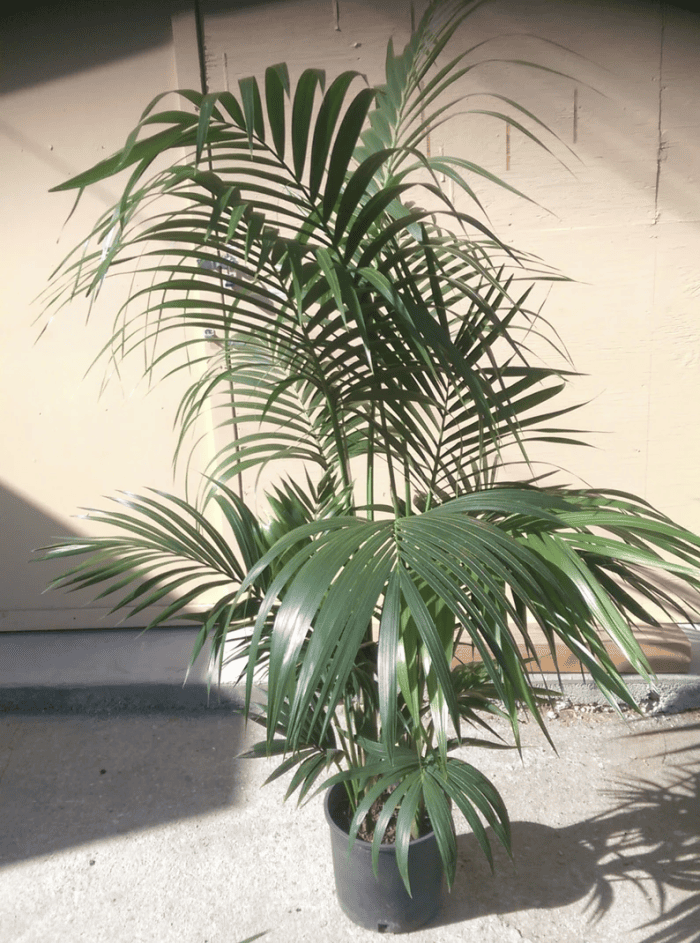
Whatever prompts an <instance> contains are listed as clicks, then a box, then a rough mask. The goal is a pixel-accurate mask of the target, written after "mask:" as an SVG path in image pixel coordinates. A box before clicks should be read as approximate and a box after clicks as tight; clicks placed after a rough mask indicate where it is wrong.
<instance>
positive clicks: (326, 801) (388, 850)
mask: <svg viewBox="0 0 700 943" xmlns="http://www.w3.org/2000/svg"><path fill="white" fill-rule="evenodd" d="M340 790H342V791H343V796H345V795H346V793H345V787H344V785H343V783H335V785H333V786H330V787H329V788H328V789H326V794H325V796H324V798H323V811H324V812H325V815H326V821H327V822H328V825H329V826H330V828H331V830H332V831H334V832H338V833H339V834H341V835H344V836H345V838H346V839H347V838H348V836H349V834H350V833H349V832H348V831H347V830H346V829H344V828H343V827H342V826H341V825H338V823H337V822H336V820H335V819H334V818H333V813H332V812H331V808H330V804H331V796H333V794H334V793H335V795H338V794H339V793H340ZM434 836H435V832H434V831H433V830H432V829H431V830H430V831H429V832H426V833H425V835H421V836H420V838H411V839H410V841H409V846H414V845H421V844H422V843H424V842H429V841H433V839H434ZM354 844H356V845H359V846H360V847H363V846H364V847H365V848H367V849H371V848H372V842H371V841H365V839H364V838H360V836H359V835H358V836H357V837H356V838H355V841H354ZM395 849H396V843H395V842H386V843H385V842H382V844H381V845H380V846H379V854H380V855H381V854H392V855H393V854H394V853H395Z"/></svg>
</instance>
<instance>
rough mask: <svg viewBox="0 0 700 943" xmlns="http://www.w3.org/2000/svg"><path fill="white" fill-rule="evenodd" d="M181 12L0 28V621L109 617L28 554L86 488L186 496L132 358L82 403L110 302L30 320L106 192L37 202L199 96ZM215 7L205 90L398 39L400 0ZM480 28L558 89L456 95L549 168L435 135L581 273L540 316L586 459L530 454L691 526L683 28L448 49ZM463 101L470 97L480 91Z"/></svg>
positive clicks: (687, 85) (539, 240) (516, 24)
mask: <svg viewBox="0 0 700 943" xmlns="http://www.w3.org/2000/svg"><path fill="white" fill-rule="evenodd" d="M188 6H189V5H188V4H187V3H185V2H183V3H182V4H181V5H177V6H173V5H171V4H170V3H167V2H165V0H164V2H163V3H161V4H158V3H155V4H143V3H140V4H139V3H133V2H126V3H113V4H89V3H85V4H73V5H70V12H66V9H67V8H66V6H63V11H64V12H63V13H60V12H55V13H49V12H47V10H46V9H45V10H44V12H43V13H39V12H34V13H27V14H24V15H21V16H17V17H14V18H12V19H8V18H6V19H5V20H4V21H3V22H2V24H1V26H2V42H3V55H2V61H3V65H2V73H1V75H0V81H1V83H2V84H1V86H0V89H1V92H2V94H1V96H0V164H1V166H2V169H3V173H2V174H1V175H0V188H1V191H2V192H1V193H0V200H1V201H2V202H1V205H2V207H3V214H2V219H1V221H0V259H2V267H3V279H2V284H0V305H1V309H0V310H1V314H2V328H1V330H2V340H3V343H2V345H0V423H2V433H3V444H4V449H3V455H2V459H1V460H0V513H2V515H3V523H2V538H1V541H0V545H1V548H2V550H1V552H2V563H3V566H2V572H0V629H23V628H57V629H60V628H72V627H85V628H87V627H92V626H99V625H109V624H110V622H109V620H106V621H104V620H103V616H104V610H103V609H101V608H100V607H99V606H94V605H92V606H88V607H85V606H84V605H83V601H82V600H76V599H75V598H74V597H71V596H64V595H61V594H51V595H49V596H41V595H40V591H41V588H42V586H43V585H44V583H45V580H46V577H47V570H46V568H45V567H40V566H37V565H36V564H34V565H29V564H28V563H27V560H28V557H29V555H30V551H31V549H32V547H33V546H36V545H37V544H40V543H44V542H46V541H47V540H49V539H50V537H51V536H53V535H54V534H57V533H65V532H70V531H72V532H75V533H80V532H83V531H86V530H89V529H90V528H91V525H89V524H88V523H86V522H84V521H76V520H74V519H72V518H71V515H73V514H74V513H75V512H76V508H78V507H80V506H86V505H87V506H95V505H98V506H99V504H100V503H101V502H102V499H101V496H102V495H107V494H112V493H114V492H115V491H117V490H118V489H125V490H132V491H138V490H141V489H142V488H144V487H145V486H148V485H153V486H156V487H161V488H165V489H168V488H171V487H174V488H177V489H180V490H181V489H182V481H181V480H179V479H178V480H177V481H176V482H175V483H173V477H172V470H171V467H170V458H171V453H172V446H173V442H174V438H173V433H172V429H171V424H172V418H173V412H174V406H175V401H176V400H175V396H174V392H176V391H175V390H174V389H173V388H172V387H162V388H157V389H155V390H153V391H151V392H148V391H147V389H146V387H145V386H144V385H143V384H142V383H140V382H139V369H138V364H136V363H134V364H133V365H132V367H131V368H128V369H126V371H125V372H124V373H123V374H122V377H121V379H119V380H115V379H113V381H112V382H111V383H110V384H109V385H108V387H107V389H106V391H105V392H104V393H103V394H102V396H99V395H98V394H99V389H100V385H101V380H102V373H101V372H100V371H99V370H98V371H96V372H94V373H92V374H90V375H89V376H88V377H87V379H83V375H84V373H85V370H86V369H87V367H88V366H89V364H90V362H91V360H92V358H93V356H94V355H95V353H96V351H97V350H98V349H99V347H100V346H101V344H102V343H103V342H104V340H105V339H106V336H107V334H106V321H107V320H108V319H109V318H110V314H111V312H110V307H111V304H110V296H109V295H108V294H107V293H105V295H104V296H103V298H102V299H101V304H100V308H99V317H98V318H96V319H94V320H93V321H91V323H90V324H89V325H88V327H87V328H86V327H85V324H84V321H85V313H86V310H85V308H83V307H81V306H80V305H78V306H75V307H74V308H71V310H70V311H67V312H65V313H64V314H63V315H62V316H61V317H60V318H59V319H57V320H56V322H55V323H54V324H52V325H51V327H50V329H49V331H48V332H47V333H46V334H45V335H44V337H43V338H42V339H41V340H40V342H39V343H37V344H35V340H36V334H37V330H36V328H33V327H32V325H31V322H32V318H33V317H34V316H35V315H37V314H38V309H37V307H36V306H35V305H34V306H33V305H32V299H33V298H34V296H35V295H36V294H37V292H38V291H39V290H40V289H41V288H42V287H43V285H44V284H45V282H46V279H47V277H48V274H49V273H50V271H51V269H52V267H53V266H54V265H55V264H56V263H57V262H58V261H59V259H60V258H61V257H62V255H63V254H64V253H65V252H66V251H67V250H68V249H69V248H70V247H71V246H72V245H73V243H74V242H75V241H76V239H77V238H79V236H80V235H81V233H82V232H84V229H85V226H86V225H87V224H88V223H89V222H90V221H91V220H92V219H93V218H94V216H95V215H96V214H97V213H99V212H101V211H102V210H103V209H105V208H106V207H107V206H108V205H109V203H110V202H111V201H112V200H114V199H115V198H116V195H117V194H116V188H115V187H114V185H113V184H107V185H105V186H104V187H101V188H99V189H97V190H96V191H95V192H94V193H93V194H88V195H87V196H86V197H85V198H84V200H83V202H82V204H81V206H80V207H79V209H78V211H77V212H76V214H75V216H74V218H73V219H72V220H71V221H70V223H68V224H67V225H66V227H65V229H62V226H63V223H64V220H65V218H66V216H67V215H68V213H69V211H70V208H71V205H72V197H71V196H70V195H65V194H60V195H56V194H53V195H50V194H48V192H47V191H48V189H49V188H50V187H52V186H54V185H56V184H57V183H59V182H61V181H62V180H63V179H65V178H66V177H67V176H69V175H71V174H73V173H75V172H77V171H79V170H81V169H83V168H85V167H86V166H87V165H89V164H90V163H91V162H94V161H95V160H97V159H99V158H100V157H101V156H104V155H105V154H107V153H109V152H110V151H112V150H114V149H115V148H116V147H118V146H119V145H120V144H121V143H122V142H123V140H124V137H125V136H126V134H127V132H128V131H129V130H130V129H131V127H132V126H133V124H134V123H135V121H136V120H137V119H138V116H139V114H140V112H141V110H142V108H143V107H144V106H145V104H146V103H147V102H148V101H149V100H150V99H151V98H152V97H153V96H154V95H155V94H157V93H158V92H160V91H162V90H164V89H165V88H169V87H174V86H176V85H177V84H186V85H195V84H196V82H197V78H198V74H197V68H196V48H195V46H194V36H193V23H192V18H191V15H190V14H189V12H188ZM233 6H234V5H233V4H228V3H224V2H214V0H206V2H204V3H203V8H204V11H205V15H206V19H205V38H206V45H207V68H208V76H209V81H210V83H211V87H212V88H214V89H216V88H224V87H226V86H227V85H228V86H229V87H230V88H231V89H232V90H235V88H236V87H237V81H238V79H239V78H240V77H242V76H244V75H248V74H251V73H252V72H258V73H260V72H261V71H262V69H263V68H264V66H265V65H268V64H270V63H272V62H277V61H281V60H286V61H287V62H288V63H289V65H290V70H291V72H292V75H293V76H297V75H298V74H299V73H300V71H301V69H302V68H304V67H305V66H307V65H323V66H325V67H326V69H327V70H328V73H329V75H335V74H336V73H337V72H339V71H341V70H343V69H348V68H354V69H357V70H358V71H360V72H363V73H366V74H367V76H368V78H369V79H370V81H380V80H381V78H382V64H383V56H384V51H385V47H386V40H387V39H388V36H389V35H390V34H393V35H394V38H395V43H396V45H397V46H401V45H402V44H403V43H404V42H405V41H406V39H407V38H408V26H409V22H410V21H409V6H410V5H409V0H382V2H376V0H353V2H351V0H339V2H338V4H337V5H335V4H332V3H331V2H330V0H278V2H268V3H265V2H262V3H255V4H237V5H235V11H232V10H231V9H229V7H233ZM336 6H337V10H338V11H339V18H338V20H336V15H335V10H336ZM108 9H109V10H111V11H112V12H111V13H110V14H109V15H107V14H106V13H105V11H106V10H108ZM173 17H174V19H173ZM338 25H339V26H340V29H337V28H336V27H337V26H338ZM506 33H509V34H510V33H517V34H520V35H519V36H513V37H510V38H509V37H507V36H506V35H505V34H506ZM525 33H527V34H533V35H534V36H538V37H541V38H543V39H549V40H550V41H551V42H552V43H557V44H559V46H555V45H549V46H548V45H546V44H544V43H542V42H539V41H537V40H535V39H533V38H531V37H527V36H523V35H522V34H525ZM489 36H498V37H500V38H498V39H497V40H496V41H495V42H494V43H493V44H492V45H491V46H489V47H487V50H486V54H487V55H490V56H493V57H497V58H508V57H516V58H521V59H531V60H534V61H537V62H539V63H541V64H543V65H546V66H548V67H550V68H552V69H556V70H560V71H563V72H567V73H570V74H573V75H575V76H576V78H577V81H575V82H574V81H571V80H567V79H562V78H559V77H556V76H553V75H550V74H547V73H544V72H541V71H540V72H537V71H529V72H528V71H523V70H522V69H517V68H516V67H514V66H504V65H503V64H498V63H493V64H491V65H488V66H486V67H484V69H483V70H480V71H478V72H476V73H474V74H473V77H472V78H473V81H472V84H471V85H470V86H469V90H470V91H480V90H483V89H487V88H490V89H493V90H496V91H498V92H500V93H501V94H503V95H506V96H510V97H513V98H515V99H517V100H518V101H520V102H521V103H522V104H523V105H525V106H526V107H528V108H530V109H531V110H532V111H534V112H536V113H537V114H538V116H539V117H540V118H541V119H542V120H543V121H544V122H545V123H547V124H548V125H549V126H550V127H551V128H552V129H553V130H554V131H555V132H556V134H557V135H559V138H560V141H556V140H554V141H553V142H552V144H551V146H552V150H553V151H554V152H555V153H556V154H557V155H558V156H560V157H561V158H562V159H563V160H564V161H565V162H566V164H567V167H568V169H566V168H564V167H562V166H561V164H559V163H558V162H557V161H556V160H555V159H554V158H552V157H550V156H549V155H547V154H546V153H545V152H544V151H542V150H540V149H538V148H536V147H535V146H534V145H533V144H532V143H531V142H529V141H527V140H526V139H525V138H523V137H522V135H519V134H518V133H517V131H515V130H512V131H511V133H510V140H509V142H508V144H507V142H506V132H505V128H504V126H503V125H502V124H500V123H498V122H494V121H492V120H491V119H487V118H485V117H483V116H474V115H470V116H466V115H465V116H463V117H460V118H459V119H457V121H456V122H455V124H454V125H453V126H452V127H451V128H446V129H440V130H438V131H436V132H435V134H434V135H433V137H432V139H431V147H433V149H434V150H437V149H439V148H444V151H445V152H446V153H448V152H452V153H457V154H459V155H460V156H466V157H469V159H473V160H476V161H477V162H479V161H481V162H483V163H484V164H486V165H487V166H488V167H489V169H491V170H492V171H494V172H495V173H499V174H502V175H503V176H504V178H505V179H507V180H508V182H509V183H511V184H512V185H513V186H515V187H518V188H519V189H521V190H523V191H525V192H526V193H528V194H529V195H530V196H531V197H532V198H533V199H535V200H536V201H537V202H538V203H539V204H541V206H536V205H533V204H528V203H526V202H522V201H521V202H518V201H517V200H515V199H514V198H512V197H510V196H505V195H503V194H501V193H499V192H498V190H496V189H494V188H493V187H489V186H485V185H481V184H479V183H477V184H476V186H477V188H478V190H479V193H480V195H481V196H482V198H483V200H484V203H485V205H486V208H487V210H488V213H489V216H490V220H491V223H492V224H493V226H494V227H495V229H496V231H497V232H499V233H500V234H501V235H502V236H503V237H504V238H505V239H509V240H511V241H513V242H514V243H515V244H516V245H518V246H519V247H521V248H524V249H527V250H530V251H532V252H535V253H537V254H539V255H541V256H542V257H544V259H546V261H547V262H549V263H551V264H552V265H554V266H556V267H558V268H559V269H561V270H562V271H563V272H565V273H566V274H567V275H569V276H571V277H572V278H573V279H576V280H577V281H576V282H575V283H572V284H567V285H555V286H553V287H551V290H548V291H549V295H548V298H547V302H546V307H545V308H544V312H543V313H545V314H546V316H547V317H548V318H549V320H550V321H551V322H552V323H553V325H554V326H555V327H556V329H557V331H558V332H559V333H560V335H561V337H562V339H563V340H564V342H565V343H566V345H567V347H568V349H569V352H570V354H571V356H572V358H573V360H574V362H575V364H576V366H577V368H578V369H579V370H580V371H582V372H583V373H585V374H586V375H587V376H586V377H585V378H583V379H581V380H579V381H577V382H576V384H575V385H574V387H573V389H572V394H571V398H572V401H578V400H589V401H590V402H589V404H588V405H587V406H586V407H585V409H584V410H582V412H581V414H580V417H579V420H578V423H579V425H580V426H581V427H582V428H589V429H593V430H597V431H598V432H597V434H596V435H595V436H594V439H593V441H595V443H596V445H597V446H598V447H599V448H597V449H595V450H594V449H590V450H585V451H582V450H579V451H578V452H577V453H569V454H566V455H564V454H561V453H557V454H555V455H552V454H547V453H544V452H543V453H542V458H543V460H544V459H546V460H547V461H552V462H554V463H556V464H562V465H565V466H566V467H567V468H569V469H570V470H571V471H572V472H576V473H577V474H578V475H579V476H580V477H581V478H582V479H584V480H585V481H587V482H590V483H591V484H593V485H606V486H610V487H616V488H622V489H628V490H631V491H634V492H637V493H639V494H640V495H641V496H643V497H645V498H647V499H649V500H651V501H652V502H653V503H655V504H656V505H658V506H659V507H660V508H661V509H662V510H664V511H666V512H668V513H670V514H671V515H672V516H674V517H676V518H677V519H678V520H680V521H682V522H683V523H686V524H688V525H689V526H691V527H693V528H694V529H696V530H699V531H700V505H699V504H698V497H699V496H700V475H699V474H698V471H697V468H698V464H699V462H698V459H699V458H700V448H699V447H698V442H697V436H696V435H695V430H694V421H693V420H694V416H693V413H694V407H695V404H696V403H697V402H698V399H699V398H700V397H699V395H698V394H699V393H700V375H699V371H698V351H699V350H700V319H698V317H697V308H698V297H699V292H700V287H699V286H700V272H699V271H698V264H697V259H698V258H699V257H700V227H699V225H698V217H699V214H700V195H699V193H700V191H699V190H698V186H697V180H698V178H699V177H700V173H699V164H700V156H699V147H700V106H699V105H698V103H697V96H696V92H695V90H696V87H697V77H698V74H699V66H700V61H699V60H700V42H699V40H700V17H698V16H697V15H695V14H692V13H688V12H685V11H683V10H679V9H677V8H675V7H672V6H670V5H668V4H661V5H660V4H658V3H656V2H646V0H635V2H627V0H540V2H528V3H523V2H519V0H493V3H492V4H490V5H489V4H487V5H486V7H484V8H483V9H482V10H481V11H480V12H479V13H478V14H477V15H475V17H474V18H473V19H472V20H470V21H469V27H468V28H467V26H466V24H465V27H464V28H463V29H462V31H461V32H460V34H459V35H458V36H457V37H455V40H454V42H453V46H452V49H453V51H454V52H457V51H458V50H459V49H460V47H462V48H465V47H466V45H467V44H469V45H471V44H473V43H476V42H479V41H480V40H481V39H485V38H488V37H489ZM560 46H565V47H567V48H568V50H569V51H566V50H564V49H561V48H560ZM591 87H592V88H591ZM465 90H467V88H466V86H465ZM469 106H470V107H477V108H479V107H489V105H488V104H487V100H486V99H480V98H473V99H470V100H469ZM574 106H575V107H574ZM574 129H575V139H574ZM565 145H566V146H565ZM567 146H568V147H569V148H571V152H569V151H568V150H567ZM507 149H508V151H509V157H508V155H507ZM572 152H573V153H572ZM542 207H544V208H542ZM463 208H464V209H467V208H468V207H467V204H466V203H465V204H464V205H463ZM547 210H549V211H550V212H547ZM59 236H60V240H59ZM57 240H58V242H57ZM544 294H545V290H544V289H543V291H542V297H544ZM114 304H116V298H115V300H114ZM570 478H571V480H575V479H574V478H573V475H572V476H570ZM102 503H103V502H102Z"/></svg>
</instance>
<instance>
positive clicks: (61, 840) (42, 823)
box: [0, 710, 243, 867]
mask: <svg viewBox="0 0 700 943" xmlns="http://www.w3.org/2000/svg"><path fill="white" fill-rule="evenodd" d="M242 737H243V720H242V718H241V717H240V715H239V714H237V713H235V712H233V711H232V710H220V711H210V712H206V711H202V712H193V713H190V714H188V713H183V712H179V713H178V712H173V713H170V714H168V713H166V712H163V711H159V712H145V713H143V712H141V713H139V712H132V713H128V712H127V713H122V712H120V713H118V714H109V713H102V714H95V715H86V714H84V713H76V714H71V713H69V712H63V713H51V714H47V715H44V716H42V715H39V714H33V715H25V716H16V715H15V716H13V715H8V714H5V715H4V716H3V717H2V718H1V719H0V809H2V822H3V827H2V830H1V832H0V867H2V866H6V865H8V864H11V863H13V862H17V861H22V860H25V859H28V858H32V857H35V856H39V855H48V854H51V853H52V852H56V851H59V850H61V849H64V848H68V847H73V846H76V845H80V844H82V843H84V842H91V841H94V840H95V839H103V838H108V837H110V836H116V835H123V834H125V833H127V832H132V831H134V830H140V829H146V828H152V827H154V826H157V825H161V824H165V823H168V822H173V821H176V820H179V819H183V818H188V817H191V816H199V815H203V814H206V813H209V812H212V811H215V810H217V809H220V808H222V807H226V806H231V805H234V804H235V803H236V799H237V793H238V787H239V784H238V782H237V779H236V775H235V772H234V770H235V755H236V753H238V752H239V751H240V749H241V748H242Z"/></svg>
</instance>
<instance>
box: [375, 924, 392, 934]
mask: <svg viewBox="0 0 700 943" xmlns="http://www.w3.org/2000/svg"><path fill="white" fill-rule="evenodd" d="M388 929H389V924H388V923H378V924H377V933H386V931H387V930H388Z"/></svg>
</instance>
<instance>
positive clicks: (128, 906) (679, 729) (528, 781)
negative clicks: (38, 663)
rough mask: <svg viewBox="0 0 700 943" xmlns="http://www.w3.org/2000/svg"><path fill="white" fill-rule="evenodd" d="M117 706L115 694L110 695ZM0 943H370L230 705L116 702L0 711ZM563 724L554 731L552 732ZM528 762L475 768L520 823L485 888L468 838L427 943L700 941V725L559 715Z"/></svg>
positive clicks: (492, 759)
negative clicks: (250, 756)
mask: <svg viewBox="0 0 700 943" xmlns="http://www.w3.org/2000/svg"><path fill="white" fill-rule="evenodd" d="M103 693H104V692H103ZM3 706H4V708H5V711H4V713H2V714H1V715H0V821H1V823H2V828H1V835H0V940H2V941H8V943H47V941H48V943H79V941H83V940H85V941H88V940H89V941H91V943H92V941H94V940H102V941H106V943H134V941H143V943H156V941H158V943H162V941H178V943H237V941H240V940H243V939H246V938H247V937H250V936H253V935H254V934H258V933H262V934H264V936H262V937H260V939H262V940H264V941H267V940H269V941H270V943H273V941H285V943H287V941H292V943H293V941H301V940H309V941H311V940H313V941H319V940H320V941H338V943H342V941H349V940H353V941H362V940H371V939H376V937H377V934H374V933H371V932H368V931H365V930H361V929H359V928H357V927H355V926H354V925H353V924H351V923H350V922H349V921H348V920H347V919H346V918H345V917H344V915H343V914H342V912H341V911H340V909H339V907H338V905H337V903H336V899H335V895H334V889H333V877H332V869H331V856H330V846H329V839H328V834H327V826H326V824H325V821H324V817H323V809H322V799H321V797H317V798H315V799H314V800H312V801H311V802H310V803H308V804H307V805H305V806H303V807H301V808H300V809H298V808H297V807H296V804H295V802H294V801H290V802H288V803H286V804H285V803H283V801H282V798H283V795H284V792H285V789H286V786H287V783H288V779H289V777H286V778H285V779H283V780H278V781H275V782H273V783H271V784H270V785H267V786H265V787H264V788H263V781H264V779H265V778H266V776H267V775H268V774H269V772H270V769H271V767H270V765H269V764H268V763H267V761H251V760H242V759H236V754H237V753H238V752H239V751H240V750H241V749H243V748H244V747H245V746H246V745H247V744H249V743H250V742H252V741H253V740H255V739H257V736H256V734H257V729H256V728H254V727H253V728H251V729H250V730H249V731H246V730H245V729H244V725H243V722H242V720H241V718H240V716H239V715H238V714H237V713H236V712H235V709H234V707H233V706H232V705H230V704H229V705H224V706H220V707H218V708H216V709H205V708H203V707H201V706H197V705H196V704H195V703H190V704H184V705H183V703H179V704H178V703H177V699H175V698H173V699H172V701H171V702H168V699H167V698H163V697H159V696H155V695H154V697H153V698H152V699H151V701H149V700H148V699H144V698H143V697H138V696H136V694H134V693H133V692H131V693H130V692H129V690H128V689H123V691H122V693H121V694H120V695H113V696H112V697H111V698H110V697H106V698H105V697H104V696H102V697H97V696H96V697H95V698H94V700H93V701H90V699H89V698H86V697H85V696H83V697H82V698H80V699H78V698H75V697H74V698H71V697H70V696H64V697H56V698H54V699H53V700H52V699H51V698H49V699H44V702H43V704H40V703H39V701H35V703H34V704H33V706H32V705H31V702H30V700H27V699H25V700H24V701H22V702H21V703H19V702H14V708H15V709H12V708H13V703H11V702H10V701H6V702H5V703H4V705H3ZM555 715H556V716H555ZM550 724H551V733H552V735H553V738H554V740H555V743H556V746H557V749H558V753H554V752H553V751H552V750H551V748H550V747H549V746H548V745H547V743H546V741H545V740H544V739H543V737H542V735H541V734H540V733H539V732H538V731H537V729H536V728H535V726H534V725H533V724H532V723H529V724H527V725H526V726H525V727H524V743H525V746H524V750H523V759H522V762H521V761H520V759H519V758H518V755H517V753H514V752H510V751H507V752H492V751H485V750H484V751H480V752H479V754H477V755H476V756H475V755H474V753H472V754H471V755H469V754H465V756H467V757H468V758H469V759H470V760H471V761H472V762H475V763H476V764H477V765H478V766H479V767H480V768H481V769H483V770H484V771H485V772H486V773H487V775H489V776H490V777H491V778H492V779H493V781H494V783H495V784H496V786H497V787H498V789H499V790H500V791H501V793H502V795H503V797H504V799H505V800H506V803H507V805H508V808H509V811H510V814H511V819H512V823H513V844H514V851H515V860H514V862H513V863H511V862H510V861H509V860H508V859H507V857H506V856H505V855H504V854H502V853H498V854H497V871H496V874H495V875H491V874H490V872H489V869H488V866H487V865H486V863H485V862H484V860H483V859H482V857H481V854H480V852H479V850H478V848H477V847H476V843H475V841H474V839H473V837H472V836H471V835H470V834H469V832H468V829H467V827H466V824H465V823H464V822H463V821H461V820H458V821H457V823H456V824H457V833H458V847H459V864H458V872H457V880H456V883H455V886H454V887H453V890H452V892H451V894H449V895H446V897H445V903H444V906H443V908H442V911H441V913H440V916H439V917H438V918H437V919H436V920H434V921H433V922H432V924H431V925H429V926H428V927H426V928H425V929H423V930H419V931H417V932H416V933H414V934H413V935H412V938H413V939H415V940H416V943H419V941H430V943H442V941H457V940H458V941H461V943H472V941H473V943H477V941H478V943H516V941H517V943H523V941H525V943H536V941H543V943H584V941H585V943H620V941H622V940H624V941H632V943H687V941H692V940H700V802H699V801H698V800H699V795H698V791H699V788H698V787H699V783H700V712H699V711H693V712H689V713H680V714H674V715H658V716H649V717H642V718H637V717H629V716H627V717H626V718H625V719H621V718H619V717H617V716H615V715H613V714H611V713H607V712H604V711H602V710H600V709H596V708H594V707H586V708H579V709H573V708H569V709H562V710H559V711H553V712H552V717H551V718H550Z"/></svg>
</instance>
